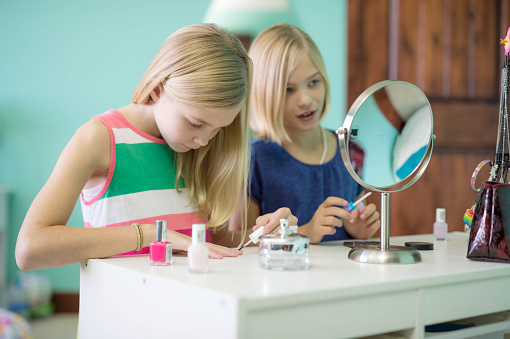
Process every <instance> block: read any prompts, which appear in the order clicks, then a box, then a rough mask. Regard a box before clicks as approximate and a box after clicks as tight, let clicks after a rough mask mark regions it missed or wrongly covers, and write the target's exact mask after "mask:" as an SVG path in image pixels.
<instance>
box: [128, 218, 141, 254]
mask: <svg viewBox="0 0 510 339" xmlns="http://www.w3.org/2000/svg"><path fill="white" fill-rule="evenodd" d="M131 226H135V228H136V234H137V235H138V245H137V246H136V250H135V251H139V250H141V249H142V246H143V233H142V226H140V224H138V223H136V222H135V223H133V224H132V225H131Z"/></svg>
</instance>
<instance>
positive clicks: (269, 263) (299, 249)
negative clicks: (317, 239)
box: [259, 219, 310, 271]
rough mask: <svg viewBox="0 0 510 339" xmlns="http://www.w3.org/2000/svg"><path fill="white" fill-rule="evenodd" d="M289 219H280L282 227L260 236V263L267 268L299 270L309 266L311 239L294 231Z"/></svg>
mask: <svg viewBox="0 0 510 339" xmlns="http://www.w3.org/2000/svg"><path fill="white" fill-rule="evenodd" d="M288 225H289V221H288V220H287V219H280V228H278V230H277V231H276V232H274V233H271V234H266V235H263V236H261V237H260V239H259V241H260V245H259V263H260V267H262V268H264V269H267V270H277V271H298V270H306V269H308V267H309V256H308V246H309V244H310V239H309V238H308V237H306V236H304V235H301V234H297V233H293V232H292V231H291V230H290V229H289V227H288Z"/></svg>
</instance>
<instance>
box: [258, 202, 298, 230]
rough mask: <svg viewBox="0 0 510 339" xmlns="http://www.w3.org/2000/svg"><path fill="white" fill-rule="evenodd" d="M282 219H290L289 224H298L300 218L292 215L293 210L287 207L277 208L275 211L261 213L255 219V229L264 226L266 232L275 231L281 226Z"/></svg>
mask: <svg viewBox="0 0 510 339" xmlns="http://www.w3.org/2000/svg"><path fill="white" fill-rule="evenodd" d="M280 219H288V220H289V226H293V225H297V223H298V219H297V218H296V217H295V216H294V215H292V212H291V211H290V209H289V208H287V207H282V208H279V209H277V210H276V211H275V212H273V213H268V214H264V215H261V216H260V217H258V218H257V220H255V226H253V230H254V231H256V230H257V229H259V228H260V227H264V234H268V233H271V232H273V231H274V230H275V229H276V228H278V227H279V226H280Z"/></svg>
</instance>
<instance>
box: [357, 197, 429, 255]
mask: <svg viewBox="0 0 510 339" xmlns="http://www.w3.org/2000/svg"><path fill="white" fill-rule="evenodd" d="M348 258H349V259H351V260H354V261H357V262H362V263H372V264H414V263H419V262H421V254H420V252H418V251H417V250H416V249H414V248H412V247H406V246H390V192H381V244H380V245H379V246H378V245H362V246H356V247H354V248H353V249H351V250H350V251H349V255H348Z"/></svg>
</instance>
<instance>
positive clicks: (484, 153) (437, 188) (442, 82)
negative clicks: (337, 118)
mask: <svg viewBox="0 0 510 339" xmlns="http://www.w3.org/2000/svg"><path fill="white" fill-rule="evenodd" d="M509 17H510V5H509V1H508V0H349V7H348V19H349V23H348V30H349V32H348V36H349V42H348V103H349V106H350V105H351V104H352V103H353V102H354V100H355V99H356V97H357V96H358V95H359V94H360V93H361V92H363V91H364V90H365V89H366V88H368V87H369V86H370V85H372V84H374V83H376V82H379V81H381V80H386V79H391V80H402V81H407V82H410V83H413V84H415V85H417V86H418V87H419V88H420V89H422V91H423V92H424V93H425V94H426V95H427V97H428V98H429V101H430V103H431V106H432V111H433V117H434V134H435V135H436V139H435V141H434V151H433V155H432V158H431V161H430V163H429V166H428V167H427V169H426V171H425V173H424V175H423V176H422V178H421V179H420V180H418V181H417V182H416V183H415V184H414V185H413V186H411V187H410V188H408V189H406V190H404V191H401V192H396V193H392V194H391V212H390V224H391V232H390V233H391V235H392V236H395V235H406V234H423V233H431V232H432V224H433V223H434V219H435V209H436V208H437V207H444V208H446V221H447V223H448V224H449V230H450V231H454V230H456V231H461V230H463V229H464V224H463V215H464V212H465V211H466V209H468V208H469V207H471V206H472V205H473V204H474V203H475V201H476V197H477V193H476V192H475V191H474V190H472V189H471V186H470V179H471V175H472V173H473V170H474V169H475V167H476V165H477V164H478V163H479V162H480V161H482V160H484V159H490V160H494V153H495V148H496V139H497V130H498V117H499V96H500V88H499V87H500V86H499V84H500V67H501V64H502V59H503V57H504V49H503V46H502V45H500V39H501V38H504V37H505V36H506V32H507V29H508V25H509V20H508V18H509ZM486 167H488V166H486ZM486 167H484V170H482V171H481V172H480V174H479V178H478V180H477V184H478V186H479V185H480V183H481V182H483V181H485V180H487V179H488V169H487V168H486ZM377 196H378V194H373V195H372V196H371V201H373V202H376V203H377V204H379V200H378V199H379V197H377Z"/></svg>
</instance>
